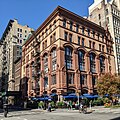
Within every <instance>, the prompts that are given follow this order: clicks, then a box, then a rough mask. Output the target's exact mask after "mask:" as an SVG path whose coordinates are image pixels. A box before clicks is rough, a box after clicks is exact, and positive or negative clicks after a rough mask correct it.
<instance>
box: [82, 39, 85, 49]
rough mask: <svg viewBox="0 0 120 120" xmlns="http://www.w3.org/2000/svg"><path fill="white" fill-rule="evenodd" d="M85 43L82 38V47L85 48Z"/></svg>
mask: <svg viewBox="0 0 120 120" xmlns="http://www.w3.org/2000/svg"><path fill="white" fill-rule="evenodd" d="M84 42H85V39H84V38H82V47H84Z"/></svg>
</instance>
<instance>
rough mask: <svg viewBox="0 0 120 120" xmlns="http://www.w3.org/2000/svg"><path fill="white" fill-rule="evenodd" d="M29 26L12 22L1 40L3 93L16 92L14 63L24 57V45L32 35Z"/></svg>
mask: <svg viewBox="0 0 120 120" xmlns="http://www.w3.org/2000/svg"><path fill="white" fill-rule="evenodd" d="M31 31H33V29H31V28H30V27H28V26H27V25H25V26H22V25H20V24H19V23H18V21H17V20H16V19H14V20H10V21H9V23H8V25H7V27H6V29H5V31H4V33H3V35H2V38H1V46H2V47H1V52H0V54H1V55H2V56H3V57H1V58H0V75H1V76H0V78H1V81H0V82H1V91H14V61H15V60H16V59H17V58H19V57H21V55H22V45H23V44H24V42H25V40H26V39H27V38H28V36H29V34H31Z"/></svg>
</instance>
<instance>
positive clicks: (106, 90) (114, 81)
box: [97, 73, 120, 97]
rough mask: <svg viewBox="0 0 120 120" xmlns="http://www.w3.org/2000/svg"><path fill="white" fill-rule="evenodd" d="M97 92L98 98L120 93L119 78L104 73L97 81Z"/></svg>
mask: <svg viewBox="0 0 120 120" xmlns="http://www.w3.org/2000/svg"><path fill="white" fill-rule="evenodd" d="M97 92H98V94H99V95H100V96H104V95H105V94H109V96H110V97H112V95H115V94H119V93H120V77H119V76H117V75H112V74H110V73H106V74H104V75H102V76H100V78H99V79H98V81H97Z"/></svg>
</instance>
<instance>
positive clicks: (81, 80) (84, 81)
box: [80, 74, 87, 85]
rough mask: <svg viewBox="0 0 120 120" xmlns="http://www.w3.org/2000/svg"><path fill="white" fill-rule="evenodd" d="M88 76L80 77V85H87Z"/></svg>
mask: <svg viewBox="0 0 120 120" xmlns="http://www.w3.org/2000/svg"><path fill="white" fill-rule="evenodd" d="M86 77H87V76H86V75H84V74H81V75H80V84H83V85H87V80H86Z"/></svg>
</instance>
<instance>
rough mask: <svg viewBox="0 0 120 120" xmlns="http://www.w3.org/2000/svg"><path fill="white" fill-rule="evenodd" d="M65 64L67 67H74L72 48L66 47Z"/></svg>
mask: <svg viewBox="0 0 120 120" xmlns="http://www.w3.org/2000/svg"><path fill="white" fill-rule="evenodd" d="M65 64H66V68H67V69H71V68H72V48H70V47H65Z"/></svg>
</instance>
